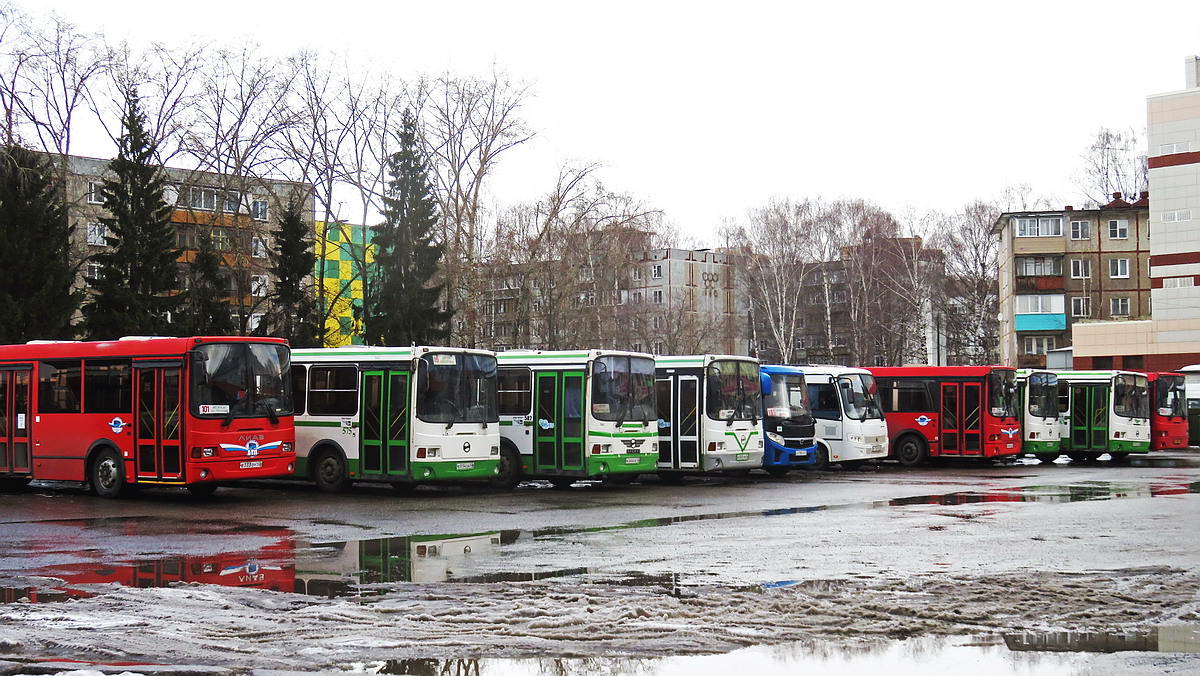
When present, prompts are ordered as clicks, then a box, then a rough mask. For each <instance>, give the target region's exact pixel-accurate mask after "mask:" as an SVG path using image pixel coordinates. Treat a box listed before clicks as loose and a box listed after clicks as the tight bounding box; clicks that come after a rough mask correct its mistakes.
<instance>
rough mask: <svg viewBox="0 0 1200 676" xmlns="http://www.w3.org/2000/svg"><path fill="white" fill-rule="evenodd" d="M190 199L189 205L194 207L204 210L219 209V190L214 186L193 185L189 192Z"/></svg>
mask: <svg viewBox="0 0 1200 676" xmlns="http://www.w3.org/2000/svg"><path fill="white" fill-rule="evenodd" d="M189 195H190V197H191V198H190V199H189V200H188V206H190V207H191V208H193V209H203V210H204V211H216V209H217V191H216V190H213V189H212V188H196V187H193V188H192V189H191V191H190V193H189Z"/></svg>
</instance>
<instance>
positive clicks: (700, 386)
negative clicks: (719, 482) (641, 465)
mask: <svg viewBox="0 0 1200 676" xmlns="http://www.w3.org/2000/svg"><path fill="white" fill-rule="evenodd" d="M654 363H655V367H656V372H657V387H658V396H657V398H658V416H657V417H658V426H659V430H658V447H659V458H658V467H657V470H658V475H659V476H660V477H662V478H663V480H664V481H679V480H680V479H682V478H683V476H684V475H686V474H697V473H720V472H725V473H739V474H740V473H742V472H744V471H749V470H751V469H756V468H758V467H762V460H763V437H762V426H761V424H760V421H761V419H762V415H763V409H762V381H761V379H760V375H759V366H758V360H757V359H754V358H753V357H742V356H735V355H719V354H701V355H691V356H660V357H657V358H655V360H654Z"/></svg>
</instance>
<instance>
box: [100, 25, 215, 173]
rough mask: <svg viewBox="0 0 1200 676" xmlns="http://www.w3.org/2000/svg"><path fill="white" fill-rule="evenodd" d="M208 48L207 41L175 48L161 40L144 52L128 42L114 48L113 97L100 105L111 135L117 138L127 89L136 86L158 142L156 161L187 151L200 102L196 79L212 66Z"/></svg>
mask: <svg viewBox="0 0 1200 676" xmlns="http://www.w3.org/2000/svg"><path fill="white" fill-rule="evenodd" d="M208 51H209V47H208V46H207V45H203V44H200V45H192V46H188V47H184V48H178V49H177V48H172V47H168V46H166V45H164V44H162V43H157V42H156V43H153V44H151V45H150V46H149V47H147V48H146V49H145V50H143V51H134V50H133V49H132V48H131V47H130V46H129V45H127V44H122V45H120V46H119V47H117V48H115V49H114V50H113V52H112V61H113V62H112V68H111V69H110V70H109V72H108V74H109V75H110V82H111V87H110V89H109V97H108V98H109V101H108V104H107V106H101V105H98V106H97V108H98V110H97V114H98V116H99V118H100V123H101V124H102V125H103V126H104V127H105V129H106V131H107V132H108V134H109V137H110V138H112V139H114V141H115V139H116V138H117V135H119V134H120V127H119V125H116V124H115V122H116V121H117V120H119V119H120V111H121V110H122V108H121V107H122V106H123V105H124V99H123V96H124V92H127V91H130V90H131V89H136V90H137V92H138V96H139V97H140V100H141V101H142V103H143V104H144V106H145V112H146V128H147V131H149V133H150V135H151V138H153V139H154V142H155V145H156V147H157V151H158V161H159V162H160V163H161V164H162V165H163V166H166V165H168V164H169V163H170V162H171V160H172V159H174V158H175V157H176V156H177V155H179V154H180V153H181V152H183V143H184V137H185V134H186V133H187V131H188V129H189V127H190V126H191V124H193V122H194V115H193V111H194V110H195V109H196V106H197V104H198V103H199V102H200V92H199V90H198V86H197V83H198V82H200V81H201V80H202V78H203V74H204V72H205V68H206V66H207V65H208V61H207V57H208ZM97 99H99V97H97ZM97 103H98V104H99V101H97Z"/></svg>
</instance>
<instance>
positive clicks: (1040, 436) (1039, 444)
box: [1017, 369, 1062, 462]
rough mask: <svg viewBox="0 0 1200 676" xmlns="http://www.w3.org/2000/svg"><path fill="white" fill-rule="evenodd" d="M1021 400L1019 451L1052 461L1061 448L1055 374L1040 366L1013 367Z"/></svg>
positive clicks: (1057, 391)
mask: <svg viewBox="0 0 1200 676" xmlns="http://www.w3.org/2000/svg"><path fill="white" fill-rule="evenodd" d="M1017 391H1018V397H1019V400H1020V403H1021V452H1022V453H1027V454H1032V455H1034V456H1035V457H1037V458H1038V459H1039V460H1041V461H1042V462H1054V459H1055V458H1057V457H1058V456H1059V454H1060V452H1061V451H1062V421H1061V420H1060V419H1059V415H1060V412H1059V410H1058V405H1059V383H1058V374H1056V373H1054V372H1053V371H1044V370H1040V369H1017Z"/></svg>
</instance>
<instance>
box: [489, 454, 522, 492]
mask: <svg viewBox="0 0 1200 676" xmlns="http://www.w3.org/2000/svg"><path fill="white" fill-rule="evenodd" d="M488 482H489V483H490V484H491V485H492V486H493V487H495V488H516V487H517V484H519V483H521V454H520V453H518V452H517V449H515V448H513V447H512V446H509V445H507V444H500V469H499V471H498V472H497V473H496V474H495V476H493V477H492V478H491V479H488Z"/></svg>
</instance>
